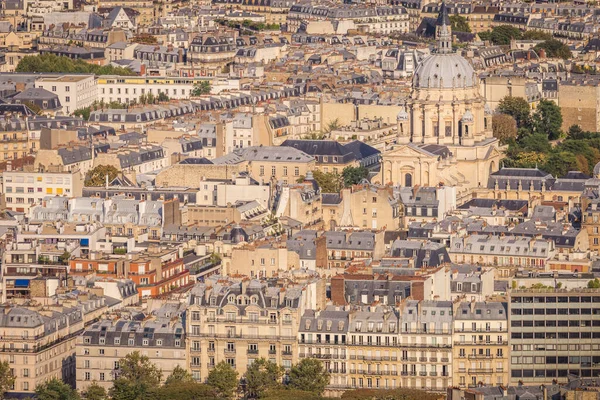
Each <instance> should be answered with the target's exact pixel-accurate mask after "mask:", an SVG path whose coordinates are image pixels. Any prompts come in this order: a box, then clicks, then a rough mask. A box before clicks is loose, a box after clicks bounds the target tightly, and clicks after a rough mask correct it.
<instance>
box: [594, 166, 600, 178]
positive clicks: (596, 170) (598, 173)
mask: <svg viewBox="0 0 600 400" xmlns="http://www.w3.org/2000/svg"><path fill="white" fill-rule="evenodd" d="M598 176H600V162H599V163H598V164H596V165H595V166H594V177H595V178H597V177H598Z"/></svg>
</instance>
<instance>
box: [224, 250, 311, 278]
mask: <svg viewBox="0 0 600 400" xmlns="http://www.w3.org/2000/svg"><path fill="white" fill-rule="evenodd" d="M226 265H229V267H228V268H226V269H225V270H224V271H223V274H224V275H246V276H249V277H251V278H260V279H264V278H270V277H274V276H277V274H278V273H279V272H280V271H288V270H293V269H298V268H300V257H299V255H298V253H296V252H293V251H288V250H287V247H286V246H285V243H282V242H279V243H269V242H264V241H263V242H260V241H259V242H254V243H252V244H247V245H244V246H242V247H237V248H233V250H232V251H231V263H230V264H229V263H228V264H226Z"/></svg>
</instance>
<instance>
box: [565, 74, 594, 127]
mask: <svg viewBox="0 0 600 400" xmlns="http://www.w3.org/2000/svg"><path fill="white" fill-rule="evenodd" d="M598 99H600V86H598V80H596V79H593V80H590V81H582V80H580V79H577V80H575V79H574V80H572V81H562V82H560V84H559V85H558V104H559V106H560V111H561V113H562V117H563V124H562V129H563V130H564V131H567V130H568V129H569V127H570V126H571V125H579V126H580V127H581V129H583V130H584V131H590V132H598V131H600V106H599V104H600V102H599V101H598Z"/></svg>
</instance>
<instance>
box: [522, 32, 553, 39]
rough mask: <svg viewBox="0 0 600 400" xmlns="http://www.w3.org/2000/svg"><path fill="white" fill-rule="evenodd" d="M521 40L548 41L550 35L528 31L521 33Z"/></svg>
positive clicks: (550, 37)
mask: <svg viewBox="0 0 600 400" xmlns="http://www.w3.org/2000/svg"><path fill="white" fill-rule="evenodd" d="M523 39H525V40H550V39H552V35H551V34H550V33H546V32H542V31H536V30H529V31H525V33H523Z"/></svg>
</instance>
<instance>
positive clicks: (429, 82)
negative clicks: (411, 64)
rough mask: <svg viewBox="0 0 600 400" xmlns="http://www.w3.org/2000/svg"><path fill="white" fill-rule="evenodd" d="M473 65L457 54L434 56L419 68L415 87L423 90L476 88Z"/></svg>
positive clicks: (414, 80) (416, 73)
mask: <svg viewBox="0 0 600 400" xmlns="http://www.w3.org/2000/svg"><path fill="white" fill-rule="evenodd" d="M473 75H474V70H473V67H472V66H471V64H469V62H468V61H467V60H466V59H465V58H463V57H462V56H460V55H458V54H455V53H445V54H432V55H430V56H429V57H427V58H425V60H423V62H422V63H421V64H420V65H419V66H418V67H417V70H416V71H415V75H414V78H413V86H414V87H415V88H422V89H428V88H432V89H452V88H456V89H460V88H471V87H474V86H475V80H474V76H473Z"/></svg>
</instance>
